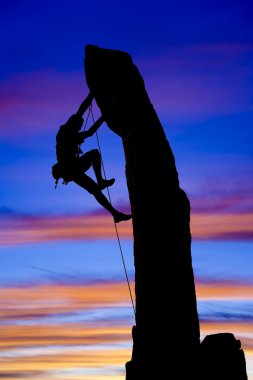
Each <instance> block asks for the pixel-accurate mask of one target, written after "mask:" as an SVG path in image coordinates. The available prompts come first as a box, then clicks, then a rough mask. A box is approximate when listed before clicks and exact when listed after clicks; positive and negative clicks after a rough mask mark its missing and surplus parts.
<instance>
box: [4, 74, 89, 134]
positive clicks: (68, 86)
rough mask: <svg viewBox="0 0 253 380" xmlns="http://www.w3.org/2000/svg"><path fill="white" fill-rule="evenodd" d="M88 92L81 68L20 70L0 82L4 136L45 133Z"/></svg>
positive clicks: (62, 118)
mask: <svg viewBox="0 0 253 380" xmlns="http://www.w3.org/2000/svg"><path fill="white" fill-rule="evenodd" d="M87 94H88V89H87V85H86V82H85V76H84V74H83V73H82V72H70V73H60V72H56V71H54V70H53V69H48V70H43V71H38V72H32V73H21V74H16V75H15V76H12V77H11V78H9V79H8V80H6V81H5V82H3V83H2V84H1V90H0V111H1V117H0V131H1V134H2V136H12V137H13V136H17V137H18V136H20V135H24V134H25V135H27V134H29V135H34V134H35V135H36V134H38V133H45V132H47V131H48V130H51V129H53V128H54V126H55V124H56V125H58V124H59V123H61V121H62V122H63V121H65V119H66V118H67V117H68V116H69V114H71V113H74V112H75V111H76V110H77V108H78V106H79V104H80V103H81V101H82V100H83V98H84V97H85V96H86V95H87Z"/></svg>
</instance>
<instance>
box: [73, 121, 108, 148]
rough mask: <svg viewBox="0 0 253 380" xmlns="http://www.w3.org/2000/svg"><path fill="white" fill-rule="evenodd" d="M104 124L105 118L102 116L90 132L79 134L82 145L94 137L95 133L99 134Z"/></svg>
mask: <svg viewBox="0 0 253 380" xmlns="http://www.w3.org/2000/svg"><path fill="white" fill-rule="evenodd" d="M103 122H104V118H103V116H100V118H98V119H97V121H95V123H94V124H93V125H92V126H91V127H90V129H88V131H83V132H79V136H80V143H83V141H84V140H85V139H87V137H90V136H92V135H94V133H95V132H97V130H98V128H99V127H100V126H101V125H102V124H103Z"/></svg>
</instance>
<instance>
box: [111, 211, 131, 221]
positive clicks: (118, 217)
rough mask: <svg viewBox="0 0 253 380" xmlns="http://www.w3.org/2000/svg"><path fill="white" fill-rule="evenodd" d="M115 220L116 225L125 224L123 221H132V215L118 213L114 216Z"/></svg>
mask: <svg viewBox="0 0 253 380" xmlns="http://www.w3.org/2000/svg"><path fill="white" fill-rule="evenodd" d="M113 219H114V222H115V223H119V222H123V221H126V220H130V219H132V215H131V214H124V213H123V212H119V211H118V212H117V213H116V214H115V215H114V216H113Z"/></svg>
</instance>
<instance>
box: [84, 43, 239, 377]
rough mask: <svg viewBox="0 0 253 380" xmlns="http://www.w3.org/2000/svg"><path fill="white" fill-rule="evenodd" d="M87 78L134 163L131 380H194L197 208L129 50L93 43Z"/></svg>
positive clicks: (130, 174) (130, 180)
mask: <svg viewBox="0 0 253 380" xmlns="http://www.w3.org/2000/svg"><path fill="white" fill-rule="evenodd" d="M85 73H86V81H87V84H88V86H89V88H90V90H91V92H92V93H93V95H94V98H95V99H96V102H97V104H98V106H99V108H100V110H101V113H102V115H103V116H104V118H105V120H106V123H107V125H108V126H109V128H110V129H111V130H112V131H113V132H115V133H116V134H118V135H119V136H120V137H121V138H122V142H123V146H124V152H125V159H126V177H127V185H128V190H129V196H130V203H131V209H132V214H133V234H134V264H135V296H136V326H134V328H133V342H134V344H133V352H132V359H131V361H130V362H128V363H127V364H126V372H127V380H135V379H136V380H137V379H138V380H142V379H149V378H153V379H167V378H174V379H177V380H181V379H182V380H185V379H187V378H191V377H192V374H193V373H195V365H196V360H197V358H199V352H200V339H199V336H200V334H199V319H198V313H197V306H196V294H195V284H194V276H193V269H192V258H191V233H190V203H189V200H188V198H187V196H186V194H185V192H184V191H183V190H182V189H181V188H180V186H179V180H178V173H177V169H176V166H175V160H174V156H173V153H172V150H171V148H170V145H169V142H168V141H167V139H166V136H165V133H164V130H163V128H162V125H161V123H160V121H159V119H158V117H157V114H156V112H155V110H154V108H153V106H152V104H151V102H150V100H149V97H148V94H147V92H146V90H145V86H144V82H143V79H142V77H141V75H140V73H139V71H138V69H137V68H136V66H135V65H134V64H133V62H132V58H131V57H130V56H129V55H128V54H127V53H125V52H121V51H118V50H117V51H115V50H107V49H101V48H98V47H95V46H90V45H87V46H86V49H85ZM182 363H183V365H182ZM194 377H195V378H196V376H194ZM194 377H193V378H194ZM238 380H239V379H238Z"/></svg>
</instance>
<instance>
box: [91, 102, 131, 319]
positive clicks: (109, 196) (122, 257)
mask: <svg viewBox="0 0 253 380" xmlns="http://www.w3.org/2000/svg"><path fill="white" fill-rule="evenodd" d="M90 113H91V116H92V120H93V123H94V122H95V119H94V115H93V111H92V105H90V106H89V113H88V116H89V114H90ZM87 119H88V117H87ZM96 139H97V144H98V150H99V153H100V156H101V164H102V170H103V174H104V178H105V179H106V173H105V167H104V163H103V158H102V151H101V146H100V142H99V138H98V133H97V132H96ZM106 189H107V193H108V199H109V202H110V203H111V204H112V201H111V195H110V191H109V188H108V187H107V188H106ZM114 227H115V232H116V236H117V240H118V245H119V250H120V255H121V259H122V263H123V267H124V271H125V276H126V280H127V285H128V290H129V294H130V298H131V302H132V307H133V312H134V316H135V320H136V310H135V306H134V301H133V295H132V291H131V287H130V281H129V278H128V274H127V269H126V264H125V259H124V255H123V250H122V246H121V242H120V238H119V233H118V228H117V224H116V223H115V222H114Z"/></svg>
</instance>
